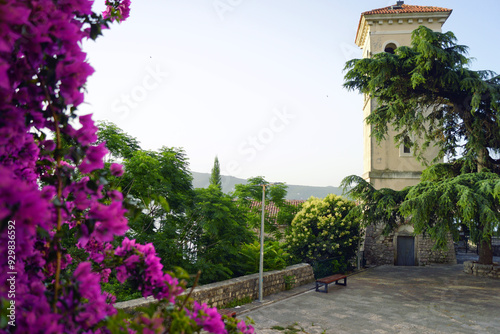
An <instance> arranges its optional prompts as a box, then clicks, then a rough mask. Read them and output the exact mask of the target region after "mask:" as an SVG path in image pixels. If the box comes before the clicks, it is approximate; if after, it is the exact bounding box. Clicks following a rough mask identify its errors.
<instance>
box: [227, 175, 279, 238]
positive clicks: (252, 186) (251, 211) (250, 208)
mask: <svg viewBox="0 0 500 334" xmlns="http://www.w3.org/2000/svg"><path fill="white" fill-rule="evenodd" d="M263 185H266V192H265V200H266V203H269V202H273V203H274V205H275V206H276V207H277V208H278V209H279V210H281V209H282V208H288V205H287V203H286V201H285V198H286V194H287V190H286V189H287V186H286V185H285V184H281V183H280V184H270V183H269V182H267V181H266V180H265V179H264V177H262V176H257V177H252V178H249V179H248V180H247V184H237V185H236V186H235V191H234V196H235V197H236V198H237V201H238V204H239V205H240V206H242V207H245V208H246V210H247V212H248V218H247V219H248V220H247V221H248V224H249V226H250V227H252V228H255V229H258V228H260V225H261V219H262V206H261V205H257V206H255V205H252V203H255V202H258V203H261V202H262V191H263ZM276 220H277V217H276V216H274V215H273V214H272V213H270V212H267V211H266V212H265V216H264V230H265V231H266V232H267V233H271V234H274V236H275V237H276V238H277V239H280V238H281V232H280V231H279V229H278V226H277V223H276Z"/></svg>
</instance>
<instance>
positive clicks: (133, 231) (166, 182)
mask: <svg viewBox="0 0 500 334" xmlns="http://www.w3.org/2000/svg"><path fill="white" fill-rule="evenodd" d="M124 166H125V173H124V175H123V177H122V178H121V179H122V180H121V182H122V183H121V184H122V189H123V193H124V194H127V195H128V197H130V198H131V199H132V200H134V201H135V202H136V205H137V206H138V207H139V209H140V210H138V211H135V212H131V213H130V214H129V226H130V230H129V232H128V235H129V236H130V237H133V238H135V239H137V240H138V241H139V242H142V243H147V242H152V243H153V244H154V245H155V248H156V250H157V252H158V254H159V255H160V257H161V259H162V263H163V265H164V266H165V267H166V268H167V269H169V270H171V269H172V268H173V266H183V267H186V266H187V265H188V264H189V261H188V256H187V255H186V252H187V251H188V250H189V246H188V242H189V240H188V239H187V237H186V233H185V231H187V230H189V229H190V225H189V221H188V220H187V218H186V215H185V213H186V211H187V210H188V209H189V208H190V207H191V206H192V204H193V197H194V191H193V187H192V183H191V182H192V176H191V173H190V172H189V170H188V167H189V163H188V159H187V157H186V155H185V153H184V151H183V150H182V149H179V148H167V147H163V148H161V149H160V150H159V151H142V150H139V151H135V152H134V153H133V154H132V156H131V157H130V158H129V159H126V160H125V161H124Z"/></svg>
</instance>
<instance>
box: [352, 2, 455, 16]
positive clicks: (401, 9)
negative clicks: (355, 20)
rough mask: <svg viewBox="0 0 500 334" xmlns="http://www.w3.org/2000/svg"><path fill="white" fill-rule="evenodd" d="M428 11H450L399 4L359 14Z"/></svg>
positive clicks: (448, 10) (449, 10)
mask: <svg viewBox="0 0 500 334" xmlns="http://www.w3.org/2000/svg"><path fill="white" fill-rule="evenodd" d="M430 12H451V9H448V8H442V7H432V6H415V5H405V4H403V5H401V6H396V5H392V6H387V7H383V8H378V9H372V10H369V11H367V12H363V13H361V15H376V14H403V13H430Z"/></svg>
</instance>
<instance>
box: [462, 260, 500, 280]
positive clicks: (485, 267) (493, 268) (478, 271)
mask: <svg viewBox="0 0 500 334" xmlns="http://www.w3.org/2000/svg"><path fill="white" fill-rule="evenodd" d="M464 272H465V273H467V274H470V275H474V276H483V277H491V278H499V279H500V265H499V264H498V263H494V264H479V263H477V262H473V261H465V262H464Z"/></svg>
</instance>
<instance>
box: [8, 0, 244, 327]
mask: <svg viewBox="0 0 500 334" xmlns="http://www.w3.org/2000/svg"><path fill="white" fill-rule="evenodd" d="M92 4H93V1H86V0H37V1H35V0H32V1H30V0H0V220H1V226H0V248H1V251H0V262H1V264H2V267H1V268H2V270H1V272H0V298H1V304H2V305H1V319H0V331H1V332H4V333H46V334H49V333H135V332H137V333H164V332H176V333H180V332H184V333H193V332H199V331H201V330H206V331H209V332H211V333H228V332H229V333H233V332H245V333H251V332H253V329H252V328H251V327H250V326H247V325H246V323H245V322H243V321H242V322H237V321H236V320H230V319H226V321H224V320H223V318H222V317H221V315H220V314H219V313H218V312H217V309H215V308H210V307H208V306H207V305H205V304H199V303H197V302H194V301H192V300H189V298H184V297H180V296H179V295H180V294H181V292H182V291H183V284H182V283H180V282H179V280H178V279H177V278H176V277H175V276H174V275H172V274H168V273H165V272H164V271H163V270H162V265H161V264H160V259H159V258H158V257H157V256H156V252H155V249H154V247H153V245H152V244H147V245H140V244H138V243H136V242H135V241H134V240H129V239H127V238H121V239H120V240H121V241H120V242H118V241H117V239H116V237H119V236H123V234H124V233H125V232H126V231H127V229H128V226H127V220H126V218H125V216H124V214H125V212H126V209H125V206H124V202H123V195H122V193H121V192H119V191H118V190H116V189H113V187H112V184H111V183H109V181H108V180H109V179H111V178H109V176H113V177H114V178H116V177H119V176H120V175H121V174H122V173H123V169H122V166H120V165H118V164H112V165H111V166H110V167H109V168H106V169H105V168H104V160H103V158H104V156H105V155H106V153H107V152H108V151H107V149H106V146H105V143H101V144H96V143H95V142H96V140H97V136H96V131H97V127H96V126H95V125H94V122H93V120H92V117H91V115H83V116H81V115H78V106H79V105H80V104H81V103H82V102H83V99H84V94H83V93H84V85H85V83H86V80H87V78H88V76H89V75H91V74H92V72H93V69H92V67H91V66H90V65H89V63H88V62H87V61H86V57H87V56H86V54H85V53H84V52H83V51H82V49H81V42H82V40H84V39H88V38H91V39H96V38H97V37H98V36H100V35H101V31H102V30H103V29H107V28H108V26H109V25H110V24H111V23H112V22H113V21H124V20H125V19H127V17H128V16H129V13H130V1H129V0H117V1H106V5H107V8H106V10H105V12H104V13H102V14H96V13H94V12H93V11H92ZM68 235H71V237H72V238H74V239H75V240H76V243H77V246H78V247H79V248H80V249H81V250H82V251H84V253H85V254H87V255H86V258H85V257H84V259H83V260H82V259H73V258H72V257H71V256H70V255H69V253H68V252H67V250H66V249H64V247H63V246H62V245H63V244H64V243H63V241H64V240H65V238H66V237H67V236H68ZM110 275H113V277H116V279H117V280H118V281H119V282H125V281H128V282H132V283H133V285H134V286H135V287H136V288H137V290H139V291H141V293H142V295H143V296H144V297H146V296H150V295H152V296H154V297H155V298H157V299H158V300H160V304H158V305H163V306H164V307H161V308H155V309H154V311H151V312H149V313H148V312H146V313H142V314H141V313H139V314H136V315H134V317H128V316H126V315H124V314H123V313H121V312H118V311H117V310H116V309H115V308H114V307H113V303H114V296H112V295H110V294H107V293H105V292H103V291H102V290H101V286H100V283H101V282H106V281H107V280H108V279H109V277H110Z"/></svg>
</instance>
